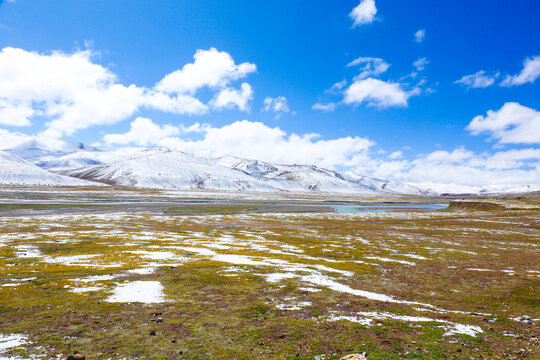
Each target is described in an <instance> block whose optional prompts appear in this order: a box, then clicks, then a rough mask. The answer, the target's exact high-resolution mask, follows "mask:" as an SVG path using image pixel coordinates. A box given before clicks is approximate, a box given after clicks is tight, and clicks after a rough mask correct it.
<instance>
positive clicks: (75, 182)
mask: <svg viewBox="0 0 540 360" xmlns="http://www.w3.org/2000/svg"><path fill="white" fill-rule="evenodd" d="M0 184H6V185H8V184H9V185H50V186H95V185H96V184H95V183H91V182H89V181H85V180H80V179H74V178H71V177H68V176H62V175H57V174H53V173H50V172H48V171H47V170H43V169H41V168H39V167H37V166H35V165H33V164H31V163H29V162H27V161H25V160H23V159H21V158H18V157H16V156H14V155H11V154H8V153H6V152H4V151H0ZM98 185H99V184H98Z"/></svg>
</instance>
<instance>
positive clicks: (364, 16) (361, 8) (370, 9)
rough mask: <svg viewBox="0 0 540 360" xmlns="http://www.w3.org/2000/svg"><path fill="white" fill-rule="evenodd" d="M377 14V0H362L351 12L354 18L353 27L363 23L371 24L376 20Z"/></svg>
mask: <svg viewBox="0 0 540 360" xmlns="http://www.w3.org/2000/svg"><path fill="white" fill-rule="evenodd" d="M376 14H377V7H376V6H375V0H361V1H360V4H358V5H357V6H356V7H355V8H354V9H353V10H352V11H351V13H350V14H349V16H350V17H351V19H352V20H353V26H352V27H353V28H354V27H356V26H359V25H363V24H369V23H371V22H373V20H375V15H376Z"/></svg>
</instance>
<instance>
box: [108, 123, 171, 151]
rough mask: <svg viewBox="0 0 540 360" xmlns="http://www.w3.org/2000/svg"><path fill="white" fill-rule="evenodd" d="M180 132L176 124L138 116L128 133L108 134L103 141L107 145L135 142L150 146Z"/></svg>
mask: <svg viewBox="0 0 540 360" xmlns="http://www.w3.org/2000/svg"><path fill="white" fill-rule="evenodd" d="M178 134H180V129H179V128H177V127H175V126H171V125H164V126H159V125H157V124H155V123H154V122H153V121H152V120H151V119H147V118H143V117H138V118H136V119H135V120H133V121H132V122H131V126H130V130H129V131H128V132H127V133H125V134H107V135H105V136H104V137H103V141H104V142H105V144H107V145H112V144H118V145H125V144H132V143H133V144H137V145H140V146H148V145H153V144H158V143H159V141H160V140H162V139H163V138H166V137H170V136H174V135H178Z"/></svg>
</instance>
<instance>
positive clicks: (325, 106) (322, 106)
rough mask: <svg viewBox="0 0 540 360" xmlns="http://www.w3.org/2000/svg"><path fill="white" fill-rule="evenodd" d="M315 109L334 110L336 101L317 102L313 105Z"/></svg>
mask: <svg viewBox="0 0 540 360" xmlns="http://www.w3.org/2000/svg"><path fill="white" fill-rule="evenodd" d="M311 108H312V109H313V110H322V111H328V112H332V111H334V110H336V103H333V102H330V103H327V104H321V103H316V104H314V105H313V106H312V107H311Z"/></svg>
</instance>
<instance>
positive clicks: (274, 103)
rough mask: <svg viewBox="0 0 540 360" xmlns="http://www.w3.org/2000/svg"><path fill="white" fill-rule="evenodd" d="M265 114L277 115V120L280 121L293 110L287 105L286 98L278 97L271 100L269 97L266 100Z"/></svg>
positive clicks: (263, 109)
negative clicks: (280, 118)
mask: <svg viewBox="0 0 540 360" xmlns="http://www.w3.org/2000/svg"><path fill="white" fill-rule="evenodd" d="M262 111H264V112H269V111H271V112H274V113H276V119H278V118H279V117H280V116H281V115H282V114H285V113H288V112H290V111H291V110H290V109H289V105H288V104H287V98H286V97H285V96H278V97H276V98H271V97H269V96H267V97H266V98H265V99H264V106H263V108H262Z"/></svg>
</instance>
